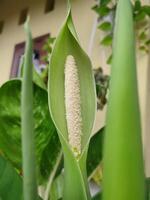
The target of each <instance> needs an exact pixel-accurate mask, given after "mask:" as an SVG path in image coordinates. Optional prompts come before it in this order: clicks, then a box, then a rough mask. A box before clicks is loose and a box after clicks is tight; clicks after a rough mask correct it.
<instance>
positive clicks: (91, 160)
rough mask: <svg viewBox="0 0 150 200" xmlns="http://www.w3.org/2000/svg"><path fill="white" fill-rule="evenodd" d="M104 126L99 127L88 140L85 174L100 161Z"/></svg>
mask: <svg viewBox="0 0 150 200" xmlns="http://www.w3.org/2000/svg"><path fill="white" fill-rule="evenodd" d="M103 137H104V128H102V129H100V130H99V131H98V132H97V133H95V134H94V135H93V137H92V138H91V140H90V144H89V150H88V156H87V174H88V176H90V175H91V174H92V172H93V171H94V170H95V169H96V168H97V166H98V165H99V164H100V162H101V161H102V149H103Z"/></svg>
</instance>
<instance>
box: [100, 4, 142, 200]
mask: <svg viewBox="0 0 150 200" xmlns="http://www.w3.org/2000/svg"><path fill="white" fill-rule="evenodd" d="M111 69H112V72H111V80H110V94H109V100H108V102H109V103H108V108H107V109H108V110H107V119H106V129H105V138H104V158H103V169H104V170H103V200H120V199H121V200H135V199H136V200H143V199H145V176H144V163H143V151H142V149H143V148H142V140H141V126H140V111H139V100H138V90H137V74H136V61H135V42H134V23H133V13H132V5H131V1H130V0H126V1H124V0H119V2H118V6H117V13H116V23H115V32H114V44H113V61H112V68H111Z"/></svg>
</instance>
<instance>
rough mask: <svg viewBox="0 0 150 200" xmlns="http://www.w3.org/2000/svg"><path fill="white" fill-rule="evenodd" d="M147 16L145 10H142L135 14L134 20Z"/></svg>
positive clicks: (140, 19) (137, 20)
mask: <svg viewBox="0 0 150 200" xmlns="http://www.w3.org/2000/svg"><path fill="white" fill-rule="evenodd" d="M145 17H146V14H145V12H144V11H142V10H140V11H139V12H138V13H137V14H135V15H134V20H135V21H136V22H139V21H142V20H144V19H145Z"/></svg>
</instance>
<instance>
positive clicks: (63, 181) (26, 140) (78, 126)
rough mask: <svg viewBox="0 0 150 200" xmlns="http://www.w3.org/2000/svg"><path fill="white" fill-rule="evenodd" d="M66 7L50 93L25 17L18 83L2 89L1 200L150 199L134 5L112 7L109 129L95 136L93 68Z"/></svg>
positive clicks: (122, 0) (125, 1)
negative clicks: (34, 57) (97, 179)
mask: <svg viewBox="0 0 150 200" xmlns="http://www.w3.org/2000/svg"><path fill="white" fill-rule="evenodd" d="M104 2H105V3H108V2H109V1H102V3H104ZM138 2H139V1H138ZM136 4H138V5H140V6H141V4H140V2H139V3H136ZM67 5H68V8H67V15H66V19H65V22H64V23H63V25H62V27H61V29H60V31H59V34H58V36H57V37H56V39H55V42H54V46H53V48H52V52H51V54H50V56H49V57H48V60H49V64H48V86H47V87H46V85H45V83H44V81H43V80H42V79H41V77H40V76H39V75H38V74H37V73H36V71H35V70H34V67H33V62H32V55H33V47H32V34H31V31H30V27H29V24H30V23H29V18H28V20H27V21H26V23H25V25H24V27H25V31H26V36H27V39H26V49H25V55H24V58H23V63H22V77H21V78H16V79H13V80H10V81H8V82H6V83H4V84H3V85H2V86H1V87H0V200H61V199H63V200H150V181H149V179H148V178H147V179H146V177H145V174H144V160H143V152H142V148H143V147H142V139H141V134H142V133H141V122H140V121H141V120H140V111H139V98H138V89H137V75H136V59H135V34H134V21H133V17H134V15H133V14H134V10H133V6H132V2H131V1H130V0H118V2H117V10H116V15H115V21H114V26H115V27H114V30H113V46H112V56H111V57H112V66H111V76H110V77H111V78H110V81H109V96H108V106H107V114H106V125H105V127H104V128H102V129H100V130H99V131H98V132H97V133H93V127H94V122H95V117H96V108H97V102H96V89H97V88H96V84H95V80H94V73H93V71H92V64H91V61H90V58H89V57H88V55H87V54H86V53H85V52H84V50H83V49H82V48H81V46H80V42H79V38H78V35H77V33H76V30H75V27H74V24H73V19H72V14H71V4H70V2H69V1H68V2H67ZM103 5H105V6H106V4H103ZM98 8H99V7H95V9H98ZM140 8H141V7H140ZM101 27H102V25H101ZM103 27H104V25H103ZM105 27H106V24H105ZM107 27H108V24H107ZM146 41H148V39H147V38H146ZM146 45H148V42H147V43H146ZM146 48H147V46H146ZM107 80H108V77H107ZM105 81H106V80H104V82H105ZM107 87H108V84H107ZM99 90H100V88H99ZM97 94H98V93H97ZM105 95H106V94H105ZM105 95H104V96H105ZM105 103H106V102H105ZM105 103H104V104H105ZM99 169H100V172H102V175H101V174H100V179H102V183H101V182H99V184H97V185H95V187H98V192H96V193H94V194H93V192H92V191H91V183H93V180H94V175H95V174H96V175H97V176H98V174H97V171H98V170H99Z"/></svg>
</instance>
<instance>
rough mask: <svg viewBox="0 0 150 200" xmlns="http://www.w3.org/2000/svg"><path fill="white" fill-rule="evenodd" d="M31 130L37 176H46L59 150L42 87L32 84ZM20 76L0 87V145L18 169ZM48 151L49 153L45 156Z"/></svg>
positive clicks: (19, 155)
mask: <svg viewBox="0 0 150 200" xmlns="http://www.w3.org/2000/svg"><path fill="white" fill-rule="evenodd" d="M33 87H34V88H33V91H34V94H33V98H34V99H33V108H34V112H33V115H34V134H35V139H36V155H37V164H38V172H39V176H40V177H39V178H40V179H41V180H42V179H47V178H48V177H49V174H50V172H51V170H52V168H53V165H54V163H55V161H56V157H57V156H56V155H57V154H59V151H60V143H59V140H58V136H57V133H56V129H55V126H54V124H53V122H52V120H51V117H50V114H49V110H48V95H47V92H46V91H45V90H43V89H42V88H40V87H38V86H37V85H35V84H34V85H33ZM20 96H21V80H11V81H8V82H6V83H5V84H4V85H2V87H1V88H0V110H1V112H0V124H1V126H0V149H1V150H2V152H3V153H4V155H5V156H6V157H7V158H8V159H9V160H10V161H11V162H12V163H13V165H14V166H15V167H16V168H17V169H19V170H20V172H21V171H22V164H21V163H22V161H21V117H20V112H21V111H20V104H21V99H20ZM49 155H51V156H49Z"/></svg>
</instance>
